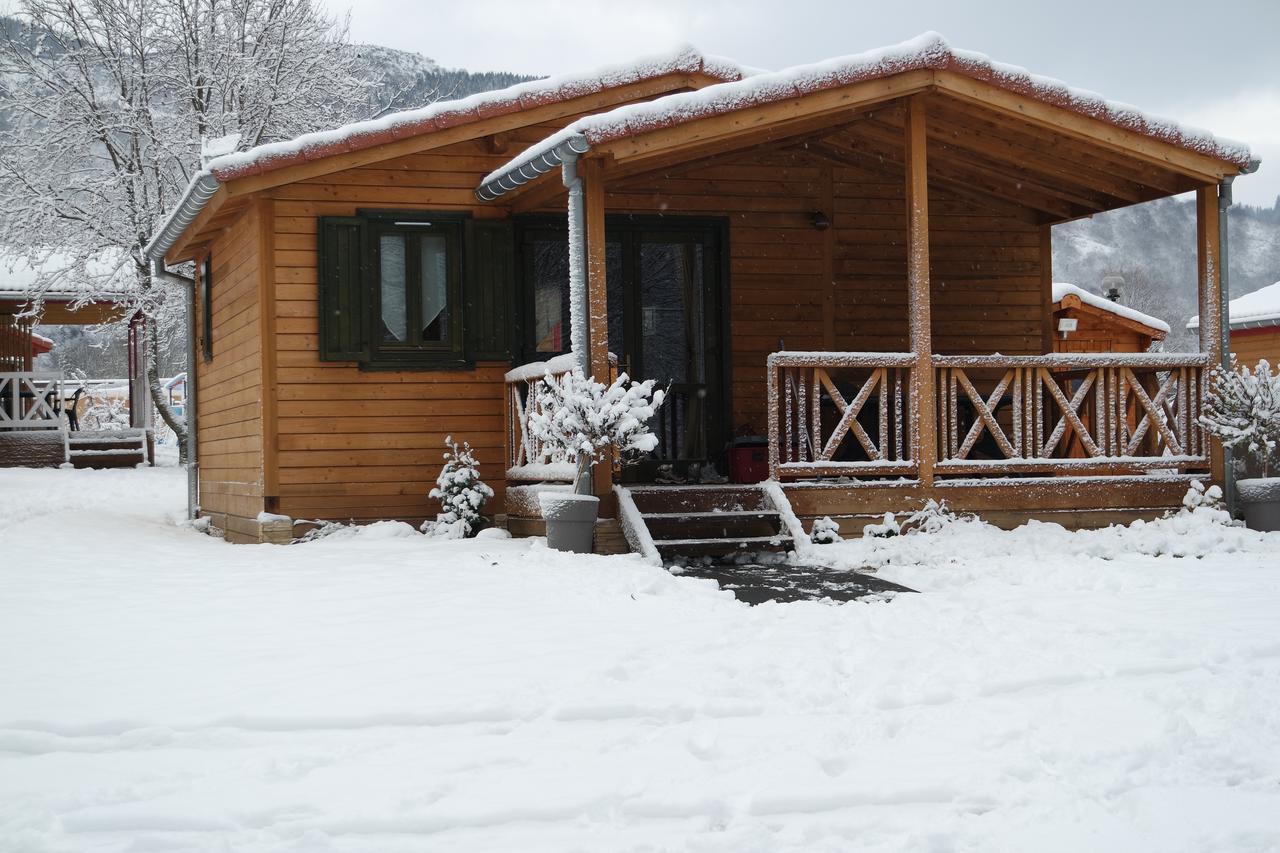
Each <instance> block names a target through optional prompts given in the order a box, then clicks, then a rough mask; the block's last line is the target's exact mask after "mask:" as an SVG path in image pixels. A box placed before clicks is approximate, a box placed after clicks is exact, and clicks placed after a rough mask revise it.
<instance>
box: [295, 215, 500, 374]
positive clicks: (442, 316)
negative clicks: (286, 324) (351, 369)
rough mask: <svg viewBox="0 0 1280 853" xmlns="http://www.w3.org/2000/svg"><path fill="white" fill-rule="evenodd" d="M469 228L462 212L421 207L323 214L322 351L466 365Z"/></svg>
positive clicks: (333, 357) (377, 362) (398, 365)
mask: <svg viewBox="0 0 1280 853" xmlns="http://www.w3.org/2000/svg"><path fill="white" fill-rule="evenodd" d="M469 230H470V224H469V223H468V222H467V221H466V220H464V219H463V218H462V217H459V216H457V215H456V214H453V215H449V214H445V215H439V214H423V213H421V212H416V211H415V212H413V213H404V212H387V213H382V212H374V213H364V214H363V215H361V216H356V217H325V218H323V219H321V221H320V234H319V249H320V257H319V264H320V291H321V292H320V300H321V330H320V331H321V358H322V359H324V360H328V361H348V360H351V361H359V362H361V364H362V365H363V366H366V367H370V368H390V369H413V368H441V367H456V366H465V365H466V364H468V363H469V358H470V357H471V353H469V352H468V350H469V349H475V347H474V346H473V347H468V346H467V341H465V340H464V330H463V325H462V315H463V300H464V295H465V294H464V290H465V288H464V282H463V272H464V270H463V243H464V231H469ZM473 277H474V276H473Z"/></svg>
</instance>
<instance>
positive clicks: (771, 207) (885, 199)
mask: <svg viewBox="0 0 1280 853" xmlns="http://www.w3.org/2000/svg"><path fill="white" fill-rule="evenodd" d="M607 189H608V190H609V191H608V192H607V194H606V205H607V208H608V209H609V211H610V212H615V211H616V212H623V211H626V212H632V213H663V214H666V215H679V214H688V215H697V216H721V217H725V218H726V219H727V220H728V222H729V254H730V264H729V268H730V281H729V283H728V287H729V295H730V305H731V312H732V314H731V328H732V337H731V345H732V348H733V351H732V354H731V358H730V363H731V365H732V382H733V404H732V406H733V408H732V426H733V427H734V428H735V429H741V430H743V431H746V432H751V433H757V434H762V433H763V432H764V431H765V426H766V411H765V359H766V357H767V356H768V354H769V353H771V352H774V351H775V350H777V349H778V348H779V342H780V341H781V342H782V343H784V344H785V347H786V349H789V350H838V351H871V352H900V351H904V350H906V349H908V342H907V287H906V271H907V250H906V210H905V178H904V176H903V174H902V171H901V169H900V168H899V169H897V170H896V172H895V171H894V170H893V167H892V166H887V167H886V170H885V171H884V172H881V173H874V172H871V171H868V170H861V169H856V168H851V167H846V166H836V165H831V164H829V163H826V162H824V161H823V160H822V159H820V158H816V157H813V156H811V155H808V154H806V153H804V152H794V151H789V152H765V153H758V154H747V155H739V156H738V157H734V158H731V159H728V160H727V161H726V162H722V163H715V164H710V165H706V166H701V167H698V168H696V169H692V170H686V171H681V172H680V173H679V174H672V175H667V176H662V177H659V178H651V177H649V178H639V179H632V180H630V181H627V182H624V183H623V184H622V185H620V186H617V187H612V188H607ZM815 212H822V213H825V214H826V215H827V217H828V218H829V221H830V223H831V224H830V227H829V228H827V229H825V230H819V229H818V228H815V227H814V224H813V214H814V213H815ZM1042 239H1044V234H1043V229H1042V228H1041V227H1040V226H1038V225H1035V224H1032V223H1030V222H1028V221H1026V220H1024V219H1020V218H1017V217H1015V216H1013V215H1012V214H1011V213H1010V212H1009V211H1007V210H995V211H993V210H992V209H990V208H988V207H986V206H983V205H980V204H978V203H976V202H973V201H970V200H966V199H962V198H959V197H957V196H955V195H953V194H949V193H947V192H946V191H945V190H943V189H940V188H937V187H931V189H930V242H931V247H930V258H931V284H932V297H933V346H934V351H935V352H938V353H949V354H969V353H994V352H1000V353H1004V354H1006V355H1034V354H1039V353H1042V352H1044V330H1045V328H1046V323H1047V321H1048V304H1049V303H1048V293H1047V290H1046V287H1047V285H1046V284H1045V282H1044V277H1043V275H1042V272H1043V271H1042V263H1041V258H1042V254H1043V253H1042V245H1041V241H1042Z"/></svg>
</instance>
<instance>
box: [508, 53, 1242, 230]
mask: <svg viewBox="0 0 1280 853" xmlns="http://www.w3.org/2000/svg"><path fill="white" fill-rule="evenodd" d="M912 97H921V98H923V99H924V102H925V104H926V107H927V109H926V114H927V124H928V145H929V164H930V167H929V179H930V181H934V182H937V183H938V184H939V185H940V186H944V187H947V188H948V189H952V190H954V191H955V192H956V193H957V194H960V195H966V196H973V197H978V198H981V199H982V200H984V201H985V202H986V203H987V204H989V205H990V206H992V207H993V208H996V207H999V208H1009V207H1014V208H1017V209H1018V210H1020V211H1021V213H1020V216H1021V218H1024V219H1029V220H1031V221H1035V222H1038V223H1041V224H1055V223H1060V222H1067V221H1070V220H1073V219H1078V218H1081V217H1087V216H1092V215H1094V214H1096V213H1101V212H1104V211H1107V210H1114V209H1116V208H1120V207H1125V206H1128V205H1132V204H1138V203H1141V202H1145V201H1151V200H1154V199H1157V198H1164V197H1167V196H1171V195H1177V194H1179V193H1183V192H1187V191H1190V190H1194V189H1197V188H1199V187H1203V186H1206V185H1209V184H1214V183H1217V182H1218V181H1219V180H1221V179H1222V178H1224V177H1227V176H1229V175H1235V174H1239V173H1240V171H1241V169H1242V167H1241V166H1240V165H1239V164H1237V163H1233V162H1230V161H1227V160H1222V159H1219V158H1216V157H1212V156H1209V155H1207V154H1203V153H1200V152H1198V151H1193V150H1191V149H1189V148H1186V147H1183V146H1181V145H1177V144H1175V143H1173V142H1168V141H1165V140H1162V139H1158V138H1155V137H1152V136H1149V135H1147V134H1144V133H1139V132H1137V131H1134V130H1129V129H1126V128H1123V127H1120V126H1119V125H1116V124H1114V123H1112V122H1110V121H1105V120H1103V119H1099V118H1093V117H1091V116H1088V115H1084V114H1082V113H1080V112H1077V111H1075V110H1072V109H1069V108H1067V107H1063V106H1058V105H1055V104H1052V103H1048V102H1045V101H1042V100H1038V99H1036V98H1034V97H1032V96H1030V95H1026V94H1020V93H1018V92H1013V91H1010V90H1008V89H1004V88H1001V87H1000V86H996V85H994V84H991V83H987V82H984V81H981V80H976V79H973V78H970V77H967V76H965V75H964V74H961V73H958V72H955V71H950V70H934V69H923V70H912V71H904V72H901V73H898V74H894V75H889V76H886V77H882V78H877V79H872V80H863V81H859V82H855V83H851V84H847V85H844V86H840V87H836V88H832V89H826V90H822V91H817V92H813V93H810V94H806V95H802V96H797V97H794V98H790V99H786V100H781V101H776V102H773V103H768V104H762V105H757V106H752V107H747V108H744V109H739V110H733V111H729V112H724V113H719V114H716V115H711V116H707V117H703V118H697V119H693V120H690V121H683V122H681V121H678V120H675V119H673V120H672V122H671V123H669V124H666V125H664V126H658V127H654V128H653V129H651V130H647V131H644V132H641V133H637V134H634V135H630V136H623V137H620V138H617V139H612V140H607V141H601V142H598V143H594V144H592V146H591V148H590V150H589V151H588V152H587V153H586V154H584V155H582V156H583V157H584V159H599V160H600V161H601V162H602V172H601V173H602V175H603V176H604V179H605V180H606V181H612V182H616V181H622V180H626V179H628V178H631V177H634V176H641V175H652V174H655V173H659V172H661V171H663V170H669V169H671V168H674V167H676V166H679V165H681V164H683V163H689V162H694V161H705V160H708V159H712V158H715V157H719V156H726V155H730V154H733V153H736V152H739V151H743V150H747V149H756V148H760V147H764V146H769V147H775V146H778V145H779V144H780V143H781V144H786V143H787V142H788V141H789V142H790V144H793V145H796V146H804V147H807V148H810V149H811V150H812V151H814V153H816V154H817V155H818V156H820V157H823V158H825V159H827V160H828V161H830V162H833V163H836V164H843V165H848V166H854V167H871V166H874V165H875V163H882V164H883V163H888V164H891V165H893V166H894V167H897V168H900V167H901V166H902V165H903V156H904V151H903V137H902V130H903V120H902V111H901V109H900V105H901V104H902V103H905V102H906V101H907V100H908V99H910V98H912ZM864 118H865V119H866V120H865V121H862V120H859V119H864ZM588 139H590V134H589V132H588ZM563 193H564V190H563V188H562V187H560V186H559V180H558V178H548V177H546V176H545V175H544V176H541V177H539V178H537V179H535V180H532V181H530V182H529V183H527V184H525V185H523V186H521V187H518V188H516V189H513V190H511V191H509V192H508V193H506V194H505V195H504V196H503V198H502V199H501V200H500V201H499V202H498V203H499V204H503V205H509V206H510V207H511V208H512V209H513V210H516V211H521V210H533V209H538V208H541V207H545V206H546V205H547V204H549V203H550V202H551V201H553V200H555V199H558V198H559V197H560V196H561V195H562V194H563Z"/></svg>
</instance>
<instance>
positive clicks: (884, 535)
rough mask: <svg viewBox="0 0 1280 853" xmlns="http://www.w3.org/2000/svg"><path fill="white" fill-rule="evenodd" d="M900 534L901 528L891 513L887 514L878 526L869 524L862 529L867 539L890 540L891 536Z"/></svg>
mask: <svg viewBox="0 0 1280 853" xmlns="http://www.w3.org/2000/svg"><path fill="white" fill-rule="evenodd" d="M900 532H901V526H900V525H899V524H898V520H897V519H896V518H894V517H893V513H891V512H886V513H885V514H884V518H883V519H881V521H880V522H879V523H878V524H868V525H867V526H866V527H864V528H862V535H863V537H864V538H867V539H888V538H889V537H890V536H897V535H898V533H900Z"/></svg>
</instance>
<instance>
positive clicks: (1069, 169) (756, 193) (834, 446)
mask: <svg viewBox="0 0 1280 853" xmlns="http://www.w3.org/2000/svg"><path fill="white" fill-rule="evenodd" d="M917 77H919V79H917ZM917 77H913V76H912V74H911V73H907V74H902V75H898V76H896V77H890V78H888V79H887V80H886V81H880V83H881V85H880V86H878V87H876V88H875V89H874V91H872V90H871V89H870V88H868V87H865V86H864V87H863V90H859V91H861V95H859V97H865V98H866V102H865V103H862V104H857V105H854V104H852V103H851V102H850V101H849V100H841V101H838V103H839V104H840V106H839V107H837V106H835V105H834V104H833V103H831V102H829V101H825V100H822V99H821V98H819V97H818V96H816V95H815V96H807V97H804V98H799V99H797V100H796V101H790V102H786V103H785V105H780V104H768V105H761V106H758V107H753V108H751V109H746V110H729V111H727V112H725V113H724V114H715V115H706V116H701V117H697V118H694V119H690V120H688V121H685V120H683V119H681V120H672V121H667V122H666V123H665V124H664V123H660V122H656V121H655V123H654V126H653V127H651V128H644V129H643V131H642V132H637V133H636V134H635V135H632V136H627V135H622V136H621V137H620V138H613V137H610V138H609V139H608V140H606V141H604V142H601V143H599V144H597V145H595V146H594V147H590V146H587V147H589V150H588V151H587V152H586V153H577V152H576V151H574V152H570V154H569V155H566V156H570V157H573V158H576V159H575V160H574V163H575V165H574V173H575V174H576V175H577V176H578V177H579V178H580V180H581V186H582V194H581V196H580V197H575V196H574V195H572V194H570V195H569V196H568V204H569V207H570V217H571V218H572V217H574V216H575V215H578V216H581V219H582V222H583V224H584V227H583V228H582V229H580V230H579V231H577V232H574V233H576V234H577V235H578V236H579V240H578V243H577V244H576V245H571V246H570V252H571V256H572V253H573V252H580V253H581V272H580V274H581V276H582V285H583V286H582V288H581V292H582V293H583V294H584V296H585V300H586V303H587V304H586V305H585V306H584V310H583V311H582V312H581V313H582V316H583V318H584V320H583V322H584V323H585V325H586V328H585V329H584V330H583V332H584V333H583V334H582V336H581V339H583V340H585V341H586V349H587V351H586V352H585V353H580V354H579V355H581V356H583V357H584V360H585V361H586V363H587V364H588V366H589V367H590V369H591V370H592V372H593V373H595V374H596V375H598V376H603V375H605V371H606V370H607V364H608V354H609V352H610V351H611V350H613V349H614V347H613V346H612V344H613V343H614V342H613V341H611V340H610V338H609V333H610V329H609V324H608V318H609V316H610V310H611V304H610V301H609V300H610V297H609V293H610V290H609V286H608V284H607V282H606V276H607V269H608V264H607V262H606V257H605V245H606V242H607V236H606V233H607V218H608V217H609V216H613V215H615V214H621V213H625V214H627V215H631V216H637V215H644V214H647V213H651V212H655V211H659V212H661V215H663V216H664V217H667V218H668V219H669V220H670V221H673V222H674V221H678V217H680V216H681V215H686V214H690V213H695V214H697V215H699V216H702V217H707V216H715V215H717V214H721V215H723V216H724V217H725V221H726V222H727V223H728V242H729V244H730V247H729V248H728V249H727V250H726V252H727V253H728V254H729V256H730V257H729V258H728V262H727V263H726V264H725V267H726V269H727V270H728V271H729V273H728V275H729V281H728V283H727V288H728V290H729V292H730V293H731V294H732V297H731V299H730V300H729V302H730V309H729V314H730V316H729V317H728V318H727V320H728V322H727V329H726V332H725V346H726V349H727V352H726V353H725V356H724V361H725V362H726V363H727V364H729V365H731V368H732V369H731V372H730V374H728V375H725V376H723V377H721V379H722V382H723V385H722V386H721V387H720V388H715V387H712V388H711V393H716V392H717V391H719V392H721V393H723V394H724V396H725V397H726V398H728V399H727V400H726V403H725V405H726V408H727V410H728V411H729V412H730V413H731V414H730V416H729V420H731V421H732V422H733V424H734V426H738V425H739V424H741V423H743V422H748V421H749V422H752V423H755V422H757V421H758V422H760V426H761V427H763V428H762V429H760V432H762V433H764V434H765V441H766V443H767V452H768V456H769V475H770V478H771V479H772V480H773V481H776V482H777V483H779V484H780V485H781V487H782V492H783V494H785V496H786V498H787V500H789V502H790V503H791V507H790V508H791V509H794V511H795V513H796V514H797V515H798V516H799V517H800V518H801V519H806V518H808V519H812V518H815V517H821V516H824V515H830V516H832V517H834V518H844V519H849V520H851V521H852V520H854V519H859V518H867V519H870V518H874V517H877V516H880V515H882V514H883V513H884V512H887V511H888V512H900V511H906V510H911V509H916V508H919V507H920V506H922V505H923V504H924V503H925V502H927V501H928V500H946V501H947V503H948V504H949V505H950V506H951V507H952V508H953V509H956V510H960V511H970V512H976V513H978V514H980V515H982V516H984V517H986V518H989V519H991V520H993V521H995V522H997V523H1008V524H1013V523H1020V522H1022V521H1025V520H1026V519H1028V518H1031V517H1044V518H1055V519H1057V520H1061V521H1063V522H1064V523H1066V524H1068V525H1070V526H1093V525H1097V524H1106V523H1111V522H1114V521H1120V520H1130V519H1132V518H1135V517H1141V516H1148V517H1149V516H1153V515H1155V514H1158V513H1160V512H1163V511H1165V510H1166V509H1168V508H1170V507H1175V506H1177V505H1178V503H1179V501H1180V500H1181V498H1182V496H1183V494H1184V493H1185V491H1186V488H1187V485H1188V483H1189V481H1190V480H1191V479H1193V478H1195V477H1200V478H1212V479H1218V478H1219V476H1220V473H1221V468H1220V466H1221V459H1220V455H1219V452H1218V450H1217V448H1216V447H1215V446H1214V445H1213V444H1212V443H1211V442H1210V441H1209V440H1208V438H1207V437H1206V435H1205V434H1204V432H1203V430H1202V429H1201V428H1200V427H1199V426H1198V422H1197V418H1198V416H1199V414H1200V408H1201V405H1202V397H1203V392H1204V383H1205V380H1206V378H1207V372H1208V369H1209V368H1210V366H1211V365H1213V364H1216V363H1217V361H1218V360H1219V357H1220V345H1221V344H1220V340H1219V337H1220V336H1219V330H1218V328H1217V324H1216V322H1211V323H1210V325H1208V326H1206V327H1202V328H1201V330H1200V333H1201V338H1200V351H1199V352H1196V353H1184V354H1163V353H1161V354H1153V353H1101V354H1072V353H1054V352H1053V349H1054V340H1053V327H1052V299H1051V292H1052V288H1051V282H1052V242H1051V234H1050V228H1051V226H1052V225H1053V224H1055V223H1059V222H1065V221H1068V220H1071V219H1074V218H1078V217H1081V216H1088V215H1092V214H1093V213H1097V212H1101V211H1105V210H1110V209H1114V208H1116V207H1121V206H1125V205H1128V204H1134V203H1139V202H1142V201H1146V200H1150V199H1155V198H1161V197H1165V196H1169V195H1174V194H1177V193H1181V192H1187V191H1194V192H1195V193H1196V197H1197V210H1198V217H1199V229H1198V235H1197V245H1196V252H1197V254H1198V257H1199V261H1200V266H1199V281H1198V287H1199V301H1200V305H1201V306H1202V309H1203V310H1202V316H1205V317H1208V318H1210V319H1211V321H1212V320H1213V319H1214V318H1216V317H1217V316H1218V305H1219V298H1220V293H1219V284H1218V281H1217V275H1216V272H1215V271H1216V269H1217V268H1218V265H1219V262H1220V257H1219V243H1218V240H1219V215H1220V210H1219V206H1218V186H1217V181H1218V180H1219V179H1220V178H1221V177H1222V175H1224V174H1227V173H1231V172H1232V170H1233V169H1235V168H1237V167H1233V166H1231V165H1230V164H1225V163H1222V162H1217V161H1214V160H1213V158H1211V157H1208V156H1206V155H1203V154H1200V153H1194V152H1190V151H1187V150H1184V149H1176V148H1175V146H1171V145H1164V144H1162V143H1157V142H1154V141H1152V140H1150V139H1148V138H1138V135H1137V134H1127V133H1125V132H1122V131H1120V130H1118V129H1117V128H1115V127H1113V126H1110V125H1108V126H1106V127H1102V126H1101V125H1102V122H1099V121H1096V120H1093V119H1087V118H1084V117H1081V116H1080V115H1077V114H1074V113H1072V114H1067V112H1066V111H1065V110H1056V111H1055V109H1054V108H1052V107H1050V106H1047V105H1045V104H1040V103H1036V104H1034V109H1033V108H1030V107H1029V106H1028V104H1027V103H1024V102H1023V101H1021V100H1019V99H1018V98H1015V97H1013V96H1011V95H1009V94H1008V93H1007V92H1002V91H1000V92H997V91H995V90H994V89H993V87H984V86H983V85H980V84H977V83H974V82H972V81H962V80H959V79H958V78H956V77H955V76H954V75H951V74H950V73H949V72H937V73H933V74H932V76H930V75H924V76H919V75H917ZM855 89H857V86H856V85H855V86H851V87H850V90H851V91H853V90H855ZM826 94H830V93H826ZM850 97H851V98H852V95H850ZM810 108H812V111H810ZM664 121H666V120H665V119H664ZM601 126H602V127H604V126H605V122H604V121H602V122H601ZM610 127H613V125H610ZM609 132H610V133H612V132H613V131H609ZM582 145H584V146H586V143H585V142H584V143H582ZM526 171H529V170H526ZM532 171H538V170H536V169H534V170H532ZM566 174H567V173H566ZM525 177H526V178H527V175H526V176H525ZM568 182H569V181H568V179H567V178H566V183H568ZM515 184H517V185H516V186H514V188H512V189H509V190H504V189H503V188H502V187H501V186H497V185H496V184H495V183H494V182H491V183H490V184H487V185H486V189H487V190H488V191H489V192H491V193H502V200H503V201H504V203H506V204H509V205H511V206H512V208H513V209H514V210H515V211H517V212H518V211H520V210H522V209H540V208H542V207H545V206H548V205H553V204H555V203H556V200H557V199H559V198H564V197H565V190H564V187H563V186H562V185H561V182H560V181H551V180H545V181H542V182H538V181H536V180H524V179H521V180H516V181H515ZM495 187H496V188H495ZM575 205H576V206H577V211H576V213H575ZM789 270H790V271H791V272H789ZM810 288H812V290H810ZM784 339H785V343H784ZM534 372H535V373H536V371H534ZM529 376H530V372H529V371H528V370H523V371H522V370H520V369H517V370H516V371H513V372H512V374H509V375H508V383H507V385H508V387H507V394H506V398H507V417H506V423H507V429H506V436H505V438H506V447H507V467H508V484H509V487H511V490H510V491H509V492H508V494H509V496H511V497H509V498H508V507H507V510H508V514H509V515H510V516H512V517H514V518H517V519H519V518H521V517H522V515H521V513H522V512H526V510H527V507H528V506H529V502H528V501H525V500H523V499H522V498H521V497H520V493H521V491H522V489H521V488H520V486H521V484H522V483H523V484H528V483H532V482H552V481H556V480H558V479H560V480H561V481H563V479H562V478H560V477H558V476H557V474H558V472H557V471H556V470H555V465H556V464H557V463H556V460H552V459H550V458H547V457H545V456H544V455H543V454H542V453H541V449H540V448H538V447H537V446H534V445H533V444H531V443H530V441H529V439H528V437H527V435H526V434H525V431H524V429H523V426H522V420H523V418H524V417H525V415H526V414H527V412H528V411H529V409H530V408H531V407H536V405H537V400H536V394H535V395H534V396H533V397H530V392H529V381H528V380H529ZM639 378H659V379H661V377H651V376H647V375H646V376H642V377H639ZM766 425H767V426H766ZM725 438H728V436H721V439H725ZM615 474H616V472H614V473H612V474H611V472H610V471H609V469H608V467H607V466H597V480H596V486H595V490H596V493H597V494H598V495H600V496H601V497H602V513H603V514H605V515H607V516H609V517H612V516H614V515H615V514H616V508H615V507H614V506H613V501H612V487H613V483H614V480H615ZM534 488H536V487H534ZM513 498H514V499H513ZM526 514H527V513H526Z"/></svg>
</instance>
